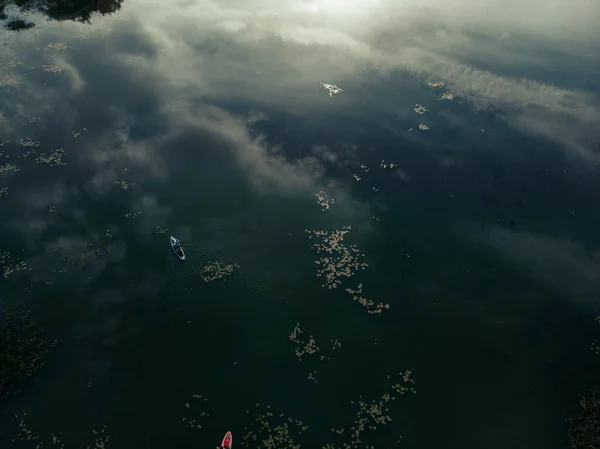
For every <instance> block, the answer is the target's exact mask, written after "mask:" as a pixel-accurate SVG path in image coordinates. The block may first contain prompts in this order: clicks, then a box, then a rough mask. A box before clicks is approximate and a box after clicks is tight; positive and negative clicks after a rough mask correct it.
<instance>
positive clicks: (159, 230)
mask: <svg viewBox="0 0 600 449" xmlns="http://www.w3.org/2000/svg"><path fill="white" fill-rule="evenodd" d="M168 230H169V228H163V227H162V226H157V227H156V233H157V234H166V233H167V231H168Z"/></svg>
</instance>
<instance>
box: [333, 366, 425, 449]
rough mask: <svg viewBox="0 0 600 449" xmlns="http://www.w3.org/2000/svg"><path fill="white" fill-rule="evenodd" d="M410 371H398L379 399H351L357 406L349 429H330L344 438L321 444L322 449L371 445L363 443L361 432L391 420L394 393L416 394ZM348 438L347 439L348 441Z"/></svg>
mask: <svg viewBox="0 0 600 449" xmlns="http://www.w3.org/2000/svg"><path fill="white" fill-rule="evenodd" d="M411 375H412V372H411V371H404V372H400V373H399V379H398V380H397V381H396V383H395V384H394V385H392V386H391V387H390V391H388V392H386V393H384V394H383V395H382V396H381V398H380V399H377V400H370V401H369V400H364V399H363V397H362V395H361V396H360V397H359V399H358V400H357V401H351V402H350V404H351V405H353V406H354V407H357V408H358V410H357V412H356V417H355V419H354V422H353V423H352V425H351V426H350V428H349V429H345V428H341V429H335V428H332V429H330V430H331V432H332V433H334V434H336V435H337V438H341V439H346V441H342V442H341V443H340V444H339V445H336V444H333V443H330V444H327V445H325V446H323V449H326V448H327V449H336V447H340V448H342V449H351V448H352V449H353V448H358V447H367V448H368V447H373V446H369V445H364V444H365V443H364V442H363V440H362V438H363V434H364V433H365V432H367V431H376V430H377V428H378V427H380V426H385V425H387V424H389V423H390V422H392V417H391V416H390V415H389V405H390V403H391V402H393V401H395V400H396V395H395V394H394V393H397V394H400V395H403V394H404V393H412V394H416V393H417V390H415V388H414V381H413V380H412V379H411ZM387 379H388V380H392V377H391V376H387ZM348 440H349V441H348Z"/></svg>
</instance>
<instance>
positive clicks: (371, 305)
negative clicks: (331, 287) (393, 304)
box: [346, 284, 390, 315]
mask: <svg viewBox="0 0 600 449" xmlns="http://www.w3.org/2000/svg"><path fill="white" fill-rule="evenodd" d="M362 287H363V285H362V284H358V287H356V290H354V289H351V288H347V289H346V292H348V293H350V295H352V301H358V303H359V304H360V305H361V306H363V307H364V308H365V309H366V310H367V313H369V314H371V315H381V312H383V310H384V309H389V308H390V305H389V304H383V303H381V302H380V303H379V304H376V303H375V302H374V301H371V300H370V299H367V298H365V297H364V296H363V295H362Z"/></svg>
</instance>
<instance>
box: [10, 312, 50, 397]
mask: <svg viewBox="0 0 600 449" xmlns="http://www.w3.org/2000/svg"><path fill="white" fill-rule="evenodd" d="M52 345H53V344H51V343H50V342H49V341H48V340H47V338H46V335H45V332H44V329H43V328H42V327H41V326H40V325H38V324H36V323H35V322H33V321H31V320H30V318H29V314H28V313H27V312H23V311H20V310H17V311H11V312H0V399H4V398H6V397H8V396H11V395H14V394H17V393H18V392H19V386H20V385H21V383H22V382H23V381H24V380H26V379H29V378H30V377H31V376H33V374H34V373H35V372H36V371H37V370H39V369H40V368H41V367H42V366H43V365H44V363H45V362H46V359H47V357H48V350H49V348H50V347H51V346H52Z"/></svg>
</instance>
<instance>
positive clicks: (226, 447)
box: [218, 432, 233, 449]
mask: <svg viewBox="0 0 600 449" xmlns="http://www.w3.org/2000/svg"><path fill="white" fill-rule="evenodd" d="M232 443H233V436H232V435H231V432H227V433H226V434H225V437H224V438H223V441H222V442H221V445H220V446H219V448H218V449H231V444H232Z"/></svg>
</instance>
